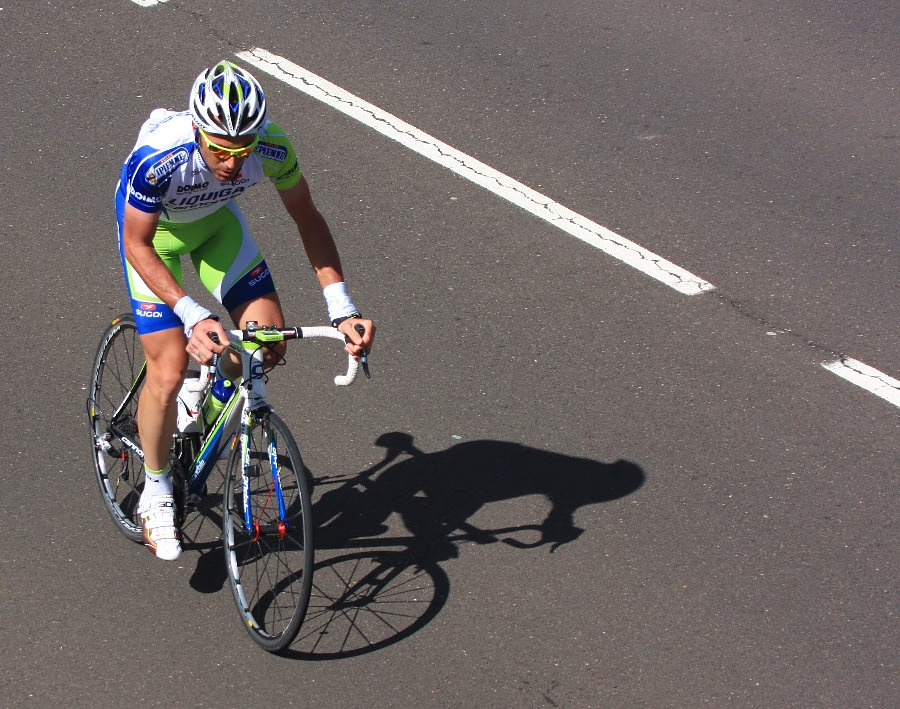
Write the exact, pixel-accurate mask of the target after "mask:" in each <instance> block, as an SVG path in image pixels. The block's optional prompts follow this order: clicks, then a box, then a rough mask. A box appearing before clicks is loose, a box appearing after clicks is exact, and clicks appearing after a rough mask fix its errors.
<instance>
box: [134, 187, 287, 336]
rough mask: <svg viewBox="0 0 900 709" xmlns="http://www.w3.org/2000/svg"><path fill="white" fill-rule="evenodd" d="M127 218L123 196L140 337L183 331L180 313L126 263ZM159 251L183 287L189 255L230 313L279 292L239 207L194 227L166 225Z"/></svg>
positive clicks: (160, 230) (232, 205) (156, 240)
mask: <svg viewBox="0 0 900 709" xmlns="http://www.w3.org/2000/svg"><path fill="white" fill-rule="evenodd" d="M124 218H125V204H124V200H123V199H122V198H121V196H119V194H118V193H117V198H116V220H117V222H118V226H119V255H120V256H121V259H122V268H123V269H124V272H125V287H126V289H127V290H128V297H129V298H130V299H131V311H132V312H133V313H134V319H135V321H136V322H137V329H138V332H139V333H140V334H142V335H145V334H148V333H151V332H159V331H160V330H168V329H169V328H173V327H179V328H180V327H183V325H182V322H181V320H180V319H179V318H178V316H177V315H175V313H174V311H173V310H172V309H171V308H170V307H169V306H168V305H166V304H165V303H163V301H162V300H161V299H160V298H159V297H157V296H156V294H155V293H154V292H153V291H152V290H150V288H149V286H147V284H146V283H144V280H143V279H142V278H141V277H140V275H138V272H137V271H136V270H135V269H134V267H133V266H132V265H131V264H130V263H128V260H127V259H126V258H125V248H124V244H123V242H122V230H123V224H124ZM153 247H154V249H156V253H157V254H158V255H159V257H160V258H161V259H162V261H163V263H164V264H166V266H167V267H168V269H169V270H170V271H171V272H172V275H173V276H175V279H176V280H177V281H178V283H179V285H181V284H182V282H183V274H182V269H181V257H182V256H184V255H187V254H189V255H190V257H191V261H192V262H193V264H194V268H195V269H196V271H197V275H198V276H199V277H200V282H201V283H203V285H204V286H205V287H206V289H207V290H208V291H209V292H210V293H211V294H212V295H213V297H214V298H215V299H216V300H217V301H219V302H220V303H221V304H222V305H224V306H225V308H226V310H228V311H229V312H230V311H232V310H234V308H236V307H238V306H240V305H243V304H244V303H248V302H250V301H251V300H255V299H256V298H259V297H260V296H264V295H268V294H270V293H274V292H275V284H274V283H273V281H272V275H271V273H269V268H268V266H267V265H266V261H265V259H264V258H263V255H262V253H261V252H260V250H259V248H258V247H257V246H256V243H255V242H254V241H253V237H252V236H250V232H249V231H248V229H247V222H246V220H245V219H244V215H243V214H242V213H241V210H240V207H238V205H237V203H236V202H234V201H231V202H228V203H227V204H225V205H224V206H223V207H222V208H220V209H218V210H216V211H215V212H213V213H212V214H209V215H207V216H205V217H202V218H201V219H197V220H195V221H192V222H186V223H180V224H179V223H174V222H164V221H160V222H159V225H158V226H157V228H156V235H155V236H154V237H153Z"/></svg>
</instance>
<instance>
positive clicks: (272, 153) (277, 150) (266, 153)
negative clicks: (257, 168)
mask: <svg viewBox="0 0 900 709" xmlns="http://www.w3.org/2000/svg"><path fill="white" fill-rule="evenodd" d="M256 152H257V153H258V154H259V155H261V156H262V157H264V158H268V159H269V160H276V161H278V162H284V161H285V160H287V155H288V151H287V148H285V147H283V146H281V145H275V144H274V143H263V142H262V141H260V143H259V145H257V146H256Z"/></svg>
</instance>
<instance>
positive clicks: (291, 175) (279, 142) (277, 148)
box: [256, 122, 303, 190]
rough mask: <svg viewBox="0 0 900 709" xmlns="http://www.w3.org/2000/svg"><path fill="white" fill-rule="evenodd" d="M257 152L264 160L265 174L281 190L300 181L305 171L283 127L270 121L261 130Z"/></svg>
mask: <svg viewBox="0 0 900 709" xmlns="http://www.w3.org/2000/svg"><path fill="white" fill-rule="evenodd" d="M256 154H257V155H259V157H260V158H261V160H262V166H263V174H264V175H265V176H266V177H268V178H269V179H270V180H271V181H272V182H273V183H274V184H275V188H276V189H279V190H287V189H290V188H291V187H293V186H294V185H296V184H297V183H298V182H300V178H301V177H302V175H303V173H302V172H301V171H300V162H299V160H298V159H297V153H296V152H294V146H293V145H292V144H291V140H290V138H288V137H287V135H285V133H284V131H283V130H281V127H280V126H279V125H278V124H276V123H272V122H269V124H268V125H267V126H266V127H265V128H264V129H263V130H262V131H261V132H260V135H259V145H257V146H256Z"/></svg>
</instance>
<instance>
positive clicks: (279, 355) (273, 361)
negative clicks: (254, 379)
mask: <svg viewBox="0 0 900 709" xmlns="http://www.w3.org/2000/svg"><path fill="white" fill-rule="evenodd" d="M285 352H287V343H286V342H278V343H276V344H274V345H272V346H271V347H266V348H265V351H264V352H263V362H264V363H265V367H266V370H269V369H272V367H275V366H277V365H278V363H279V362H282V361H283V360H284V354H285Z"/></svg>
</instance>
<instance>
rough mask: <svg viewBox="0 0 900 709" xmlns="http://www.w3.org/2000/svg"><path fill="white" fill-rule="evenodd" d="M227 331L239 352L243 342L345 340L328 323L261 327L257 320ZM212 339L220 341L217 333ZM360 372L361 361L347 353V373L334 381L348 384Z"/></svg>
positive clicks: (261, 343)
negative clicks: (317, 338)
mask: <svg viewBox="0 0 900 709" xmlns="http://www.w3.org/2000/svg"><path fill="white" fill-rule="evenodd" d="M225 332H226V333H228V339H229V340H231V342H232V348H233V349H235V350H237V351H238V352H241V351H242V349H241V348H239V347H236V346H235V345H240V343H242V342H255V343H257V344H260V345H271V344H274V343H276V342H283V341H285V340H298V339H312V338H316V337H326V338H331V339H332V340H340V342H341V343H342V344H343V343H344V342H345V339H344V335H343V334H342V333H340V332H338V331H337V330H336V329H335V328H333V327H330V326H327V325H322V326H316V327H287V328H278V327H274V326H263V327H260V326H259V325H257V323H255V322H248V323H247V327H245V328H244V329H243V330H225ZM210 339H212V340H213V341H214V342H216V343H218V338H217V337H215V333H210ZM358 372H359V362H358V361H357V360H355V359H354V358H353V357H352V356H351V355H347V372H346V374H338V375H337V376H335V378H334V383H335V384H336V385H337V386H348V385H349V384H352V383H353V380H354V379H356V375H357V373H358Z"/></svg>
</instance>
